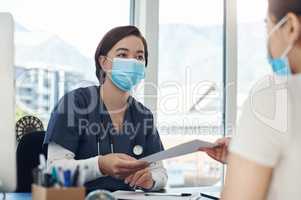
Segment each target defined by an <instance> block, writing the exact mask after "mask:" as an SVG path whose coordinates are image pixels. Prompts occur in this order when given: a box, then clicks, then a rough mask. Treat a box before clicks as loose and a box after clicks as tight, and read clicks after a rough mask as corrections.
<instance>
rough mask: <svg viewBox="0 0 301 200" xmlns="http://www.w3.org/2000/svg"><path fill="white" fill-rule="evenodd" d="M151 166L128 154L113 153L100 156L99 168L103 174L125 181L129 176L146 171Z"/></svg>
mask: <svg viewBox="0 0 301 200" xmlns="http://www.w3.org/2000/svg"><path fill="white" fill-rule="evenodd" d="M148 165H149V164H148V163H147V162H145V161H139V160H136V159H135V158H133V157H131V156H128V155H126V154H118V153H112V154H107V155H104V156H100V157H99V160H98V166H99V169H100V171H101V173H102V174H104V175H109V176H112V177H115V178H118V179H123V178H125V177H128V176H129V175H131V174H133V173H135V172H137V171H139V170H141V169H145V168H146V167H147V166H148Z"/></svg>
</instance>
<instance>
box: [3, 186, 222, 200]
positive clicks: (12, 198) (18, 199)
mask: <svg viewBox="0 0 301 200" xmlns="http://www.w3.org/2000/svg"><path fill="white" fill-rule="evenodd" d="M167 191H168V192H187V193H192V192H196V191H197V192H202V193H205V194H210V195H213V196H219V192H218V191H219V188H217V187H209V188H207V187H204V188H203V187H200V188H173V189H167ZM1 198H2V197H1V194H0V199H1ZM6 200H31V194H30V193H8V194H7V195H6ZM202 200H210V199H208V198H202Z"/></svg>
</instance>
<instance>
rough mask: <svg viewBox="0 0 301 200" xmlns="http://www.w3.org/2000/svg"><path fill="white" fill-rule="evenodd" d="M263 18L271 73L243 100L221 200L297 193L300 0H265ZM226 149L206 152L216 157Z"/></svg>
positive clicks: (276, 199) (277, 199) (271, 199)
mask: <svg viewBox="0 0 301 200" xmlns="http://www.w3.org/2000/svg"><path fill="white" fill-rule="evenodd" d="M266 23H267V32H268V45H267V46H268V53H269V56H268V60H269V63H270V65H271V68H272V69H273V71H274V74H275V75H274V76H270V77H268V79H266V80H262V81H261V83H260V84H258V85H257V87H255V88H254V89H253V90H252V92H251V95H250V97H249V98H248V100H247V101H246V103H245V105H244V108H243V112H242V115H241V119H240V120H239V122H238V126H237V133H236V134H235V136H234V137H233V138H232V141H231V143H230V145H229V156H228V159H227V161H228V168H227V177H226V183H225V187H224V191H223V193H222V199H223V200H230V199H231V200H241V199H243V200H255V199H256V200H263V199H268V200H283V199H300V197H301V190H300V180H301V173H300V169H301V161H300V154H301V134H300V130H301V123H300V119H301V104H300V99H301V95H300V91H301V75H300V73H301V1H300V0H269V9H268V17H267V20H266ZM225 141H226V140H225V139H224V140H223V142H221V143H222V146H224V147H226V146H227V145H225V144H226V142H225ZM227 142H229V140H228V141H227ZM226 149H227V148H224V151H223V150H222V148H219V150H216V149H215V150H210V151H209V152H208V153H209V154H210V155H212V156H213V157H214V158H217V159H220V158H223V157H222V156H221V155H226V154H227V151H226ZM222 152H223V153H222Z"/></svg>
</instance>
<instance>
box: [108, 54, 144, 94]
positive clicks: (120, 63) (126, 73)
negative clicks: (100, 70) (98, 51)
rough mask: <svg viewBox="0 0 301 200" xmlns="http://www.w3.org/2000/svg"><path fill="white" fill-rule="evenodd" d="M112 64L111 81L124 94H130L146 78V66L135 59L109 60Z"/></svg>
mask: <svg viewBox="0 0 301 200" xmlns="http://www.w3.org/2000/svg"><path fill="white" fill-rule="evenodd" d="M107 59H108V60H110V61H111V62H112V72H111V80H112V82H113V84H114V85H115V86H116V87H118V88H119V89H120V90H122V91H124V92H129V91H131V90H132V89H133V87H134V86H136V85H138V84H139V83H140V82H141V81H142V80H143V79H144V78H145V64H144V63H143V62H141V61H138V60H137V59H134V58H114V59H113V60H112V59H110V58H108V57H107Z"/></svg>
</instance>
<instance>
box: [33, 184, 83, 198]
mask: <svg viewBox="0 0 301 200" xmlns="http://www.w3.org/2000/svg"><path fill="white" fill-rule="evenodd" d="M85 195H86V189H85V188H84V187H73V188H54V187H53V188H45V187H42V186H38V185H35V184H33V185H32V200H84V199H85Z"/></svg>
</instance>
